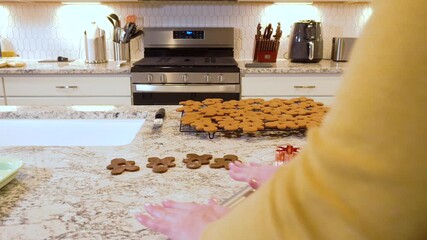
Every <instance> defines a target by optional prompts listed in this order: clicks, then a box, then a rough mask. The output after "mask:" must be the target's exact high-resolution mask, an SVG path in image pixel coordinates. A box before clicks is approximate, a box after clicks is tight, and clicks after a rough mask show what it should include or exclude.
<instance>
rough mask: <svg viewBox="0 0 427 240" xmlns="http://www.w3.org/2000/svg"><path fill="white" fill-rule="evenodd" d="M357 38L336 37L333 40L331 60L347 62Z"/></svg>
mask: <svg viewBox="0 0 427 240" xmlns="http://www.w3.org/2000/svg"><path fill="white" fill-rule="evenodd" d="M356 40H357V38H347V37H345V38H344V37H334V38H332V54H331V59H332V60H333V61H336V62H347V61H348V60H349V59H350V53H351V50H352V49H353V46H354V44H355V43H356Z"/></svg>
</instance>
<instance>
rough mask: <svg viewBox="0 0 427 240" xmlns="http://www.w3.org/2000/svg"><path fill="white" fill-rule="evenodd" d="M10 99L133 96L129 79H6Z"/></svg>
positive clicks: (121, 77) (116, 77) (93, 77)
mask: <svg viewBox="0 0 427 240" xmlns="http://www.w3.org/2000/svg"><path fill="white" fill-rule="evenodd" d="M4 86H5V91H6V96H7V97H21V96H22V97H46V96H49V97H54V96H56V97H64V96H80V97H87V96H90V97H93V96H123V97H125V96H126V97H130V96H131V87H130V77H128V76H113V77H111V76H66V77H64V76H37V77H20V76H18V77H4Z"/></svg>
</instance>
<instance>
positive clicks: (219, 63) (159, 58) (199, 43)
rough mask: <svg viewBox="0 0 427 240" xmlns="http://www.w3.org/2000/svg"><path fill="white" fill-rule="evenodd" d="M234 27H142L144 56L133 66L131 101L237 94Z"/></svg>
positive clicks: (163, 101)
mask: <svg viewBox="0 0 427 240" xmlns="http://www.w3.org/2000/svg"><path fill="white" fill-rule="evenodd" d="M233 56H234V29H233V28H195V27H194V28H193V27H189V28H145V29H144V58H143V59H141V60H140V61H138V62H135V63H134V65H133V67H132V68H131V75H132V94H133V104H135V105H152V104H162V105H163V104H166V105H168V104H169V105H171V104H172V105H174V104H178V103H179V102H180V101H184V100H188V99H192V100H203V99H205V98H223V99H224V100H231V99H236V100H237V99H239V98H240V69H239V68H238V67H237V62H236V60H235V59H234V57H233Z"/></svg>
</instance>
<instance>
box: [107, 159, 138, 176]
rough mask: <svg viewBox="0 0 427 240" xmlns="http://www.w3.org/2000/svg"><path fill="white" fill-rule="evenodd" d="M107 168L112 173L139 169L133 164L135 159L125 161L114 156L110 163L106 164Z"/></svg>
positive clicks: (116, 173) (117, 173)
mask: <svg viewBox="0 0 427 240" xmlns="http://www.w3.org/2000/svg"><path fill="white" fill-rule="evenodd" d="M107 169H108V170H111V174H112V175H119V174H122V173H123V172H124V171H129V172H136V171H138V170H139V167H138V166H135V161H126V159H124V158H114V159H113V160H111V164H110V165H108V166H107Z"/></svg>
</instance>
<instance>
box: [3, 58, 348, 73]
mask: <svg viewBox="0 0 427 240" xmlns="http://www.w3.org/2000/svg"><path fill="white" fill-rule="evenodd" d="M23 62H25V63H26V65H25V66H24V67H16V68H0V76H2V75H26V74H28V75H31V74H127V75H130V68H131V66H132V63H125V62H114V61H110V62H108V63H103V64H86V63H85V62H84V61H82V60H77V61H74V62H60V63H39V62H37V61H23ZM237 62H238V64H239V68H240V69H241V73H242V74H260V73H262V74H294V73H295V74H300V73H320V74H327V73H331V74H337V73H338V74H339V73H342V72H343V69H344V68H345V66H346V63H338V62H334V61H331V60H326V59H325V60H322V61H320V62H319V63H291V62H290V61H288V60H278V61H277V62H276V63H273V67H271V68H265V67H262V68H246V67H245V63H248V62H252V60H237Z"/></svg>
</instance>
